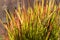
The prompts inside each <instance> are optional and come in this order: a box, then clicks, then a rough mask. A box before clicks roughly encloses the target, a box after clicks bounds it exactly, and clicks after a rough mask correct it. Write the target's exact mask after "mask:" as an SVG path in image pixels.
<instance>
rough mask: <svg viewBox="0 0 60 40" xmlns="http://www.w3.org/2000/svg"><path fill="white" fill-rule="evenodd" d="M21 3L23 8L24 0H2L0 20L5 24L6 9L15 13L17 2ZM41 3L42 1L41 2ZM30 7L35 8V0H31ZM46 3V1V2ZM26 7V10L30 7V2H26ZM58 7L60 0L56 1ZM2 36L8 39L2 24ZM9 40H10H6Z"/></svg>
mask: <svg viewBox="0 0 60 40" xmlns="http://www.w3.org/2000/svg"><path fill="white" fill-rule="evenodd" d="M18 1H19V3H20V4H21V6H22V5H23V0H0V19H2V21H3V22H4V23H5V22H6V19H5V12H4V8H6V7H7V8H8V9H9V10H10V11H11V12H13V11H14V7H17V2H18ZM39 1H41V0H39ZM29 2H30V6H31V7H32V8H33V4H34V0H30V1H29ZM45 2H46V0H45ZM24 3H25V6H26V8H27V7H28V0H24ZM55 3H56V5H57V6H58V4H59V3H60V0H55ZM0 35H3V36H4V35H5V37H7V33H6V31H5V29H4V28H3V25H1V23H0ZM6 40H8V39H6Z"/></svg>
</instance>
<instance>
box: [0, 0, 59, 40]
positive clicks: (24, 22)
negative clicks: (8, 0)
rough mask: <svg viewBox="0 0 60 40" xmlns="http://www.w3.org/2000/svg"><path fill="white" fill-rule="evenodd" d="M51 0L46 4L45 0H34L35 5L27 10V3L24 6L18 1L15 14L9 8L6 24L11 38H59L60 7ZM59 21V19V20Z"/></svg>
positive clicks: (26, 39)
mask: <svg viewBox="0 0 60 40" xmlns="http://www.w3.org/2000/svg"><path fill="white" fill-rule="evenodd" d="M54 1H55V0H50V1H49V2H48V0H47V2H46V5H45V6H44V0H42V1H41V3H39V2H38V0H35V1H34V7H33V8H31V7H30V3H29V4H28V5H29V6H28V9H27V10H26V7H25V4H24V3H23V4H24V5H23V7H22V10H21V6H20V5H19V3H18V7H17V9H15V12H14V14H13V13H12V12H10V11H8V10H7V9H5V12H6V21H7V25H6V24H3V22H2V21H1V20H0V22H1V23H2V24H3V25H4V27H5V28H6V30H7V32H8V36H9V39H10V40H58V36H59V26H58V25H57V23H56V17H57V14H60V9H59V8H60V7H59V6H57V5H56V4H55V2H54ZM57 21H58V20H57Z"/></svg>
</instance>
